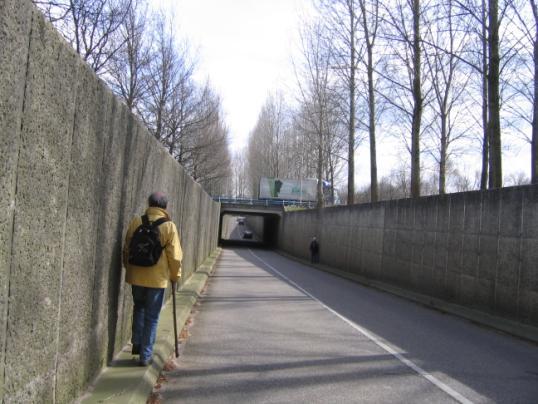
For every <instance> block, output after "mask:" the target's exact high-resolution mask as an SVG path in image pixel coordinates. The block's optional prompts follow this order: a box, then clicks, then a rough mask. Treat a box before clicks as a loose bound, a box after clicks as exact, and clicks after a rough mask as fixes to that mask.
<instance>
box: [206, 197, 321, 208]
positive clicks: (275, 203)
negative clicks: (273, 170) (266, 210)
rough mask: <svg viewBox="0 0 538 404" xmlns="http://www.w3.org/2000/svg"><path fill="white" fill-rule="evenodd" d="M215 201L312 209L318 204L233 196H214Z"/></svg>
mask: <svg viewBox="0 0 538 404" xmlns="http://www.w3.org/2000/svg"><path fill="white" fill-rule="evenodd" d="M213 200H214V201H217V202H220V203H235V204H240V205H252V206H267V207H269V206H300V207H302V208H308V209H312V208H314V207H315V206H316V203H315V202H312V201H294V200H286V199H252V198H231V197H228V196H214V197H213Z"/></svg>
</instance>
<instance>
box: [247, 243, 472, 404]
mask: <svg viewBox="0 0 538 404" xmlns="http://www.w3.org/2000/svg"><path fill="white" fill-rule="evenodd" d="M249 251H250V253H251V254H252V255H253V256H254V257H256V258H257V259H258V260H260V261H261V262H262V263H263V264H265V265H266V266H267V267H269V268H271V270H273V271H274V272H276V273H277V274H278V275H279V276H281V277H282V278H284V279H285V280H286V281H287V282H289V283H291V284H292V285H293V286H295V287H296V288H297V289H299V290H300V291H301V292H303V293H304V294H305V295H307V296H308V297H310V298H311V299H313V300H315V301H316V302H318V303H319V304H321V305H322V306H323V307H324V308H325V309H327V310H328V311H330V312H331V313H333V314H334V315H335V316H337V317H338V318H340V319H342V320H343V321H345V322H346V323H347V324H349V325H350V326H351V327H353V328H354V329H355V330H356V331H358V332H360V333H361V334H362V335H364V336H365V337H366V338H368V339H369V340H370V341H372V342H373V343H374V344H376V345H377V346H379V347H380V348H382V349H384V350H385V351H387V352H388V353H389V354H391V355H392V356H394V357H395V358H396V359H398V360H399V361H400V362H402V363H403V364H404V365H406V366H407V367H409V368H411V369H413V370H414V371H415V372H417V373H418V374H419V375H421V376H422V377H424V378H425V379H426V380H428V381H429V382H431V383H433V384H434V385H435V386H437V387H438V388H439V389H441V390H443V391H444V392H445V393H446V394H448V395H449V396H450V397H452V398H453V399H454V400H456V401H458V402H460V403H462V404H473V402H472V401H471V400H469V399H468V398H466V397H464V396H463V395H461V394H460V393H458V392H457V391H456V390H454V389H453V388H452V387H450V386H448V385H446V384H445V383H443V382H442V381H440V380H439V379H437V378H435V377H434V376H432V375H431V374H430V373H428V372H426V371H425V370H424V369H422V368H421V367H420V366H418V365H416V364H415V363H413V362H411V361H410V360H409V359H406V358H404V357H403V356H402V354H400V353H399V352H397V351H396V350H395V349H394V348H392V347H391V346H389V345H388V344H387V343H386V342H383V340H382V339H381V338H380V337H378V336H377V335H375V334H372V333H371V332H370V331H368V330H366V329H364V328H362V327H361V326H360V325H358V324H357V323H355V322H353V321H351V320H350V319H348V318H347V317H344V316H343V315H341V314H340V313H338V312H336V311H335V310H333V309H331V308H330V307H329V306H327V305H326V304H325V303H323V302H322V301H321V300H319V299H318V298H316V297H315V296H313V295H312V294H310V293H309V292H307V291H306V290H305V289H304V288H302V287H301V286H299V285H297V283H295V282H294V281H292V280H291V279H290V278H288V277H287V276H286V275H284V274H283V273H282V272H280V271H279V270H278V269H276V268H275V267H273V266H272V265H271V264H269V263H267V262H266V261H265V260H264V259H263V258H261V257H259V256H258V255H256V254H255V253H254V252H253V251H252V250H250V249H249Z"/></svg>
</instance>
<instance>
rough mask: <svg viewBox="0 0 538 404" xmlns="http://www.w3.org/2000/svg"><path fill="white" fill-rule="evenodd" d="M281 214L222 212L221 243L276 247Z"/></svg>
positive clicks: (224, 244) (223, 244) (222, 244)
mask: <svg viewBox="0 0 538 404" xmlns="http://www.w3.org/2000/svg"><path fill="white" fill-rule="evenodd" d="M279 221H280V215H278V214H274V213H269V212H268V213H260V212H256V213H249V212H243V211H240V212H222V213H221V217H220V225H219V226H220V230H219V244H220V245H221V246H249V247H264V248H275V247H276V246H277V240H278V223H279Z"/></svg>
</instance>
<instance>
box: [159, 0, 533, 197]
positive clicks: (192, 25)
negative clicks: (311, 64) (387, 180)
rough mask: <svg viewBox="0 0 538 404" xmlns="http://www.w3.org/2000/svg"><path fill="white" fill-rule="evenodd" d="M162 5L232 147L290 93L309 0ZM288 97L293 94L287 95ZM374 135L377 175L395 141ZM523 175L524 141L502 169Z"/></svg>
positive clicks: (472, 167) (468, 161)
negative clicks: (212, 95) (214, 99)
mask: <svg viewBox="0 0 538 404" xmlns="http://www.w3.org/2000/svg"><path fill="white" fill-rule="evenodd" d="M150 1H151V4H152V6H153V7H154V8H159V7H160V8H162V9H164V10H169V12H170V13H172V15H173V17H172V18H173V23H174V27H176V29H177V32H176V35H177V37H178V38H180V39H186V40H187V42H188V43H189V45H190V46H191V49H192V51H193V54H195V55H196V58H197V62H198V64H197V69H196V71H195V79H197V80H198V81H199V82H200V83H203V82H205V80H206V79H209V81H210V83H211V85H212V86H213V88H215V90H216V91H217V93H218V94H219V95H220V97H221V101H222V106H223V109H224V113H225V122H226V123H227V125H228V129H229V132H230V138H231V144H230V148H231V150H232V152H241V151H242V150H243V148H244V147H245V146H246V144H247V141H248V135H249V133H250V131H251V130H252V129H253V128H254V126H255V124H256V121H257V118H258V115H259V112H260V110H261V108H262V106H263V104H264V102H265V101H266V99H267V97H268V96H269V95H270V94H275V92H276V91H281V92H283V93H284V94H286V93H293V88H295V86H296V84H295V83H296V78H295V73H294V69H293V64H292V57H293V54H294V53H295V54H298V48H299V45H298V42H299V29H300V27H301V25H303V21H305V19H306V18H307V17H306V16H308V15H309V14H311V13H312V0H150ZM288 101H289V103H293V101H294V97H293V95H289V99H288ZM379 140H382V141H381V142H378V147H379V148H378V170H379V174H378V175H379V178H381V177H382V176H384V175H388V174H389V173H390V171H391V170H392V169H393V168H394V167H395V165H396V162H397V161H399V160H401V158H399V157H398V156H397V154H398V153H400V152H401V148H400V147H398V145H397V144H395V141H394V139H392V140H391V139H390V137H388V136H385V137H384V139H379ZM369 164H370V162H369V151H368V143H367V142H364V144H363V145H362V146H359V148H358V150H357V151H356V155H355V178H356V185H357V186H359V187H360V186H364V185H367V184H369V176H370V174H369ZM458 164H459V165H460V166H461V167H460V169H461V170H462V171H464V172H465V174H467V175H468V176H469V177H470V178H472V177H474V173H475V171H477V170H479V167H480V155H479V148H478V147H477V150H476V151H473V153H472V154H471V155H470V156H468V157H466V158H464V159H463V160H462V161H459V162H458ZM521 171H523V172H525V174H526V175H527V176H530V148H529V147H528V144H525V143H522V142H519V145H518V146H516V147H512V149H511V150H508V151H506V152H505V153H504V154H503V173H504V174H505V175H506V174H509V173H511V172H521Z"/></svg>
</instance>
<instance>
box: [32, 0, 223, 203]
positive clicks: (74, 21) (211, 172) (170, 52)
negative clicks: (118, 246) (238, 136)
mask: <svg viewBox="0 0 538 404" xmlns="http://www.w3.org/2000/svg"><path fill="white" fill-rule="evenodd" d="M34 3H35V4H36V5H37V6H38V7H39V8H40V9H41V10H42V11H43V13H44V14H45V16H46V17H47V18H48V19H49V20H50V21H51V22H52V23H53V24H54V25H55V26H56V27H57V28H58V30H59V31H60V32H61V33H62V35H63V36H64V37H65V38H66V40H67V41H68V42H70V43H71V44H72V46H73V48H74V49H75V50H76V51H77V53H79V54H80V56H81V57H82V58H83V59H84V60H85V61H86V62H87V63H88V64H89V65H90V66H91V68H92V69H93V70H94V71H95V72H96V73H97V74H98V75H99V76H100V77H101V78H102V79H103V80H105V81H106V82H107V83H108V85H109V86H110V87H111V89H112V90H113V91H114V92H115V93H116V94H117V95H118V96H119V97H121V98H122V99H123V100H124V102H125V104H126V105H127V107H128V108H129V109H130V110H131V111H132V112H133V113H134V114H136V115H137V116H138V117H139V118H140V119H141V120H142V121H143V122H144V123H145V124H146V126H147V127H148V129H149V131H150V132H151V133H152V134H153V135H154V136H155V137H156V138H157V139H159V140H160V141H161V142H162V144H163V145H164V147H165V148H166V149H167V150H168V152H169V153H170V154H171V155H172V156H173V157H174V158H175V159H176V160H177V161H178V162H179V163H180V164H182V165H183V167H184V168H185V169H186V170H187V172H188V173H189V174H190V175H191V176H192V177H193V178H194V179H195V180H196V181H198V182H200V183H201V184H202V186H203V187H204V188H205V189H206V190H207V191H208V192H209V193H211V194H214V195H216V194H226V193H229V192H231V189H230V186H231V175H232V172H231V170H232V168H231V156H230V154H229V151H228V129H227V127H226V125H225V123H224V119H223V114H222V106H221V101H220V98H219V96H218V95H217V94H216V93H215V91H214V90H213V89H212V87H211V85H210V84H209V82H205V83H203V84H200V83H198V82H197V81H196V80H195V79H194V74H195V72H196V63H195V60H194V57H193V55H192V52H191V51H190V49H189V45H188V43H187V42H185V41H184V42H181V41H178V39H177V37H176V35H175V32H174V28H173V23H172V21H171V20H170V19H168V18H167V17H166V16H165V15H164V13H162V12H161V13H158V12H157V13H155V12H150V10H149V7H148V4H147V3H146V2H145V0H50V1H41V0H34Z"/></svg>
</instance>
